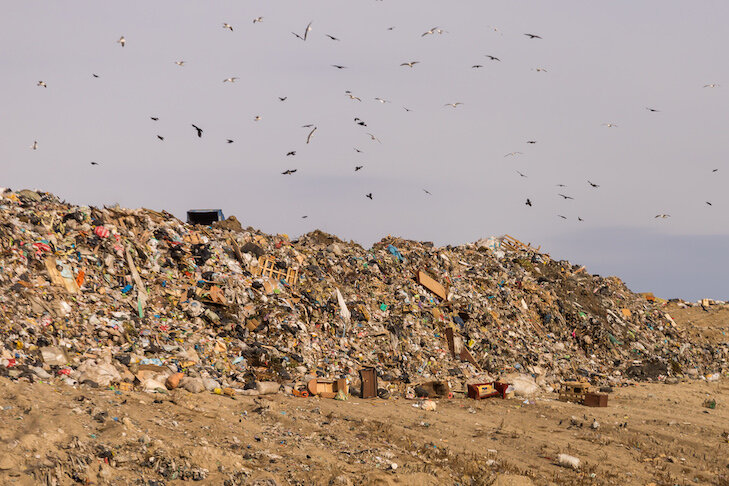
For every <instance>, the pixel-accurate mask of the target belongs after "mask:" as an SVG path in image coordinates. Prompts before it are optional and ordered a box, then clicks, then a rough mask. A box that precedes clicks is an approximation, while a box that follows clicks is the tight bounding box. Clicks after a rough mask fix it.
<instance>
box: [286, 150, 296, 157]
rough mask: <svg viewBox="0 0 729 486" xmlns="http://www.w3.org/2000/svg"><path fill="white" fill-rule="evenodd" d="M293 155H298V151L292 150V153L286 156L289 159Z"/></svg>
mask: <svg viewBox="0 0 729 486" xmlns="http://www.w3.org/2000/svg"><path fill="white" fill-rule="evenodd" d="M291 155H296V150H292V151H291V152H288V153H287V154H286V157H289V156H291Z"/></svg>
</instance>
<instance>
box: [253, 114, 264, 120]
mask: <svg viewBox="0 0 729 486" xmlns="http://www.w3.org/2000/svg"><path fill="white" fill-rule="evenodd" d="M261 120H262V118H261V115H256V116H255V117H253V121H261Z"/></svg>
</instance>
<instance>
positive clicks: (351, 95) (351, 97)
mask: <svg viewBox="0 0 729 486" xmlns="http://www.w3.org/2000/svg"><path fill="white" fill-rule="evenodd" d="M347 96H349V99H350V100H357V101H362V98H358V97H356V96H354V95H353V94H352V93H347Z"/></svg>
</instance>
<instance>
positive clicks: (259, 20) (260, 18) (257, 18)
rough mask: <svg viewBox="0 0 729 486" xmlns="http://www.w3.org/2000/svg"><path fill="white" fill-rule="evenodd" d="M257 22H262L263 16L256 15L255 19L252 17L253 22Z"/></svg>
mask: <svg viewBox="0 0 729 486" xmlns="http://www.w3.org/2000/svg"><path fill="white" fill-rule="evenodd" d="M258 22H263V17H256V18H255V19H253V23H254V24H257V23H258Z"/></svg>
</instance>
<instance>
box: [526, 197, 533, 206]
mask: <svg viewBox="0 0 729 486" xmlns="http://www.w3.org/2000/svg"><path fill="white" fill-rule="evenodd" d="M524 204H526V205H527V206H529V207H532V201H531V199H529V198H527V200H526V202H525V203H524Z"/></svg>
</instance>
